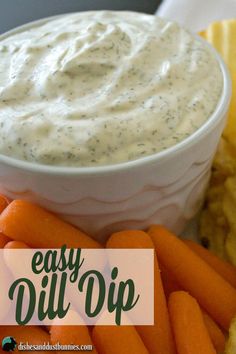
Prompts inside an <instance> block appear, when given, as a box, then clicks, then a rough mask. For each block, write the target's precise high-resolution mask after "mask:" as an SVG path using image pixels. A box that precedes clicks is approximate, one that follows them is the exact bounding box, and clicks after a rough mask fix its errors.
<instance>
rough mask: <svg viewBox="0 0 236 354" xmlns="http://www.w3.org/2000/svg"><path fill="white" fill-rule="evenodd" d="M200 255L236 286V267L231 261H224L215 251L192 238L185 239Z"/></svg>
mask: <svg viewBox="0 0 236 354" xmlns="http://www.w3.org/2000/svg"><path fill="white" fill-rule="evenodd" d="M184 242H185V243H186V245H187V246H188V247H189V248H191V250H192V251H194V252H195V253H196V254H197V255H198V256H199V257H201V258H202V259H203V260H204V261H205V262H206V263H208V264H209V265H210V266H211V267H212V268H214V269H215V270H216V271H217V272H218V273H219V274H220V275H221V276H222V277H223V278H225V279H226V280H227V281H228V282H229V283H230V284H231V285H232V286H234V287H235V288H236V267H234V266H232V265H231V264H230V263H228V262H225V261H223V260H222V259H220V258H219V257H217V256H216V255H214V253H212V252H210V251H208V250H207V249H206V248H204V247H202V246H201V245H199V244H198V243H196V242H193V241H191V240H185V241H184Z"/></svg>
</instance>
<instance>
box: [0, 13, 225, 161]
mask: <svg viewBox="0 0 236 354" xmlns="http://www.w3.org/2000/svg"><path fill="white" fill-rule="evenodd" d="M222 87H223V78H222V73H221V70H220V67H219V65H218V63H217V61H216V59H215V57H214V55H213V53H212V52H211V51H210V49H209V48H208V47H207V46H206V45H204V43H203V42H201V41H199V40H198V39H197V38H195V37H194V36H193V35H192V34H190V33H189V32H188V31H186V30H185V29H183V28H181V27H180V26H178V25H177V24H176V23H172V22H168V21H167V20H163V19H160V18H157V17H155V16H150V15H144V14H137V13H132V12H109V11H96V12H82V13H76V14H72V15H64V16H61V17H58V18H55V19H49V20H47V21H46V22H45V21H44V22H42V23H39V24H37V25H33V26H32V28H30V29H28V30H20V31H19V32H18V33H16V34H7V35H5V36H3V37H2V39H1V40H0V153H1V154H3V155H7V156H12V157H15V158H17V159H21V160H26V161H30V162H35V163H41V164H49V165H55V166H73V167H79V166H97V165H109V164H116V163H120V162H124V161H129V160H134V159H138V158H140V157H143V156H147V155H151V154H154V153H156V152H158V151H161V150H164V149H166V148H168V147H170V146H172V145H174V144H176V143H178V142H179V141H182V140H184V139H185V138H186V137H188V136H189V135H191V134H192V133H193V132H195V131H196V130H197V129H198V128H199V127H200V126H201V125H202V124H204V122H206V120H207V119H208V118H209V117H210V115H211V114H212V113H213V112H214V110H215V108H216V105H217V103H218V101H219V98H220V96H221V93H222Z"/></svg>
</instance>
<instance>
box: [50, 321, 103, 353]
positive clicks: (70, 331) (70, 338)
mask: <svg viewBox="0 0 236 354" xmlns="http://www.w3.org/2000/svg"><path fill="white" fill-rule="evenodd" d="M50 336H51V342H52V344H57V343H60V344H62V345H63V344H67V345H68V344H75V345H86V346H91V347H93V349H92V350H90V351H89V352H90V353H94V354H97V351H96V349H95V347H94V345H93V342H92V339H91V337H90V334H89V330H88V327H87V326H63V325H62V326H51V328H50Z"/></svg>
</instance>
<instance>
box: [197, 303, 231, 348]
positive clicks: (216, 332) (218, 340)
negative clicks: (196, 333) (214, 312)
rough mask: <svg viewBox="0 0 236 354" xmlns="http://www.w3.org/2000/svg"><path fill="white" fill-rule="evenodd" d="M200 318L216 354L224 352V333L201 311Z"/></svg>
mask: <svg viewBox="0 0 236 354" xmlns="http://www.w3.org/2000/svg"><path fill="white" fill-rule="evenodd" d="M202 316H203V320H204V323H205V326H206V328H207V330H208V333H209V336H210V338H211V341H212V343H213V345H214V348H215V350H216V352H217V354H222V353H223V352H224V350H225V344H226V339H225V336H224V333H223V332H222V330H221V329H220V328H219V326H218V325H217V324H216V323H215V321H214V320H213V319H212V318H211V317H210V316H209V315H208V314H207V313H206V312H205V311H203V310H202Z"/></svg>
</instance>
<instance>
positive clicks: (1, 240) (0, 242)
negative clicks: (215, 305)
mask: <svg viewBox="0 0 236 354" xmlns="http://www.w3.org/2000/svg"><path fill="white" fill-rule="evenodd" d="M10 241H11V240H10V238H9V237H7V236H5V235H4V234H2V233H1V232H0V248H4V247H5V246H6V244H7V243H8V242H10Z"/></svg>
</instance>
